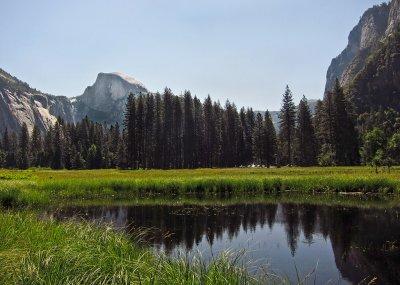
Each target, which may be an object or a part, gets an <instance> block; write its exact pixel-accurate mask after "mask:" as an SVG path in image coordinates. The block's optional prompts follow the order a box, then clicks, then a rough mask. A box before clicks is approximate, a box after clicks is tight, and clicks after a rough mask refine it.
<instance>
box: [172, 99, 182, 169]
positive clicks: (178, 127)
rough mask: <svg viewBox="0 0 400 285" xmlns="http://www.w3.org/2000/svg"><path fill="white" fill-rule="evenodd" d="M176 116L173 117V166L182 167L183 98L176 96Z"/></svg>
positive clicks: (174, 105)
mask: <svg viewBox="0 0 400 285" xmlns="http://www.w3.org/2000/svg"><path fill="white" fill-rule="evenodd" d="M173 108H174V112H173V113H174V117H173V135H172V138H173V139H172V145H173V167H174V168H182V165H183V161H182V157H183V154H182V153H183V150H182V148H183V147H182V144H183V127H182V119H183V112H182V105H181V98H179V97H178V96H175V97H174V99H173Z"/></svg>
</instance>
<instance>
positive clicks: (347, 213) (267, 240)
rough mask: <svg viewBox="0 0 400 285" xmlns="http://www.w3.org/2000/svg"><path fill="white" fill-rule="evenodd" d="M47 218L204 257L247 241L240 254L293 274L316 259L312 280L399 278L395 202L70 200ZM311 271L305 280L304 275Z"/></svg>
mask: <svg viewBox="0 0 400 285" xmlns="http://www.w3.org/2000/svg"><path fill="white" fill-rule="evenodd" d="M49 214H50V215H54V217H55V218H58V219H65V218H71V217H77V216H78V217H83V218H85V219H90V220H102V221H104V222H111V223H113V224H114V225H115V227H118V228H123V229H125V230H127V231H128V232H130V231H135V230H137V229H138V228H146V229H152V230H151V231H149V232H148V234H147V236H146V237H145V239H146V240H147V241H150V243H151V245H153V246H154V247H155V248H156V249H158V250H162V251H165V252H167V253H168V254H175V253H176V252H178V251H185V252H189V253H190V252H193V251H195V250H196V251H197V250H199V251H200V252H202V254H203V256H204V258H206V259H207V258H208V259H209V258H211V256H213V255H215V254H217V253H218V252H221V251H223V250H226V249H234V250H237V249H242V248H247V249H249V250H250V251H249V254H248V256H247V258H248V259H250V260H253V261H256V263H257V264H258V265H265V264H267V263H268V264H269V267H270V269H271V270H274V271H275V272H277V273H278V274H282V275H285V276H287V277H288V278H290V279H291V280H295V279H296V272H295V266H294V263H295V264H296V266H297V267H298V269H299V270H300V271H301V274H303V275H305V274H307V272H309V271H310V270H312V269H313V268H315V267H316V264H318V267H317V274H316V276H314V277H313V278H316V283H317V284H326V283H327V282H333V283H335V284H336V283H340V284H348V283H350V284H359V283H360V282H365V284H368V282H369V281H371V280H373V279H374V278H376V281H375V283H373V284H399V283H400V220H399V210H398V209H387V210H381V209H360V208H346V207H327V206H315V205H302V204H243V205H231V206H223V207H222V206H221V207H219V206H212V207H204V206H160V205H157V206H129V207H126V206H120V207H118V206H115V207H108V206H107V207H70V208H65V209H61V210H59V211H56V212H54V213H49ZM313 282H314V279H313V280H312V283H313Z"/></svg>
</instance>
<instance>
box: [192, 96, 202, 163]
mask: <svg viewBox="0 0 400 285" xmlns="http://www.w3.org/2000/svg"><path fill="white" fill-rule="evenodd" d="M193 119H194V140H193V141H194V167H201V166H203V153H204V113H203V107H202V104H201V102H200V100H199V99H198V98H197V97H194V99H193Z"/></svg>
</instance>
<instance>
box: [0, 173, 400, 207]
mask: <svg viewBox="0 0 400 285" xmlns="http://www.w3.org/2000/svg"><path fill="white" fill-rule="evenodd" d="M1 177H3V178H1ZM286 192H297V193H308V194H315V193H341V192H344V193H356V192H357V193H364V194H365V193H380V194H393V193H395V194H398V193H399V192H400V168H394V169H393V170H392V171H391V173H387V172H382V173H379V174H376V173H375V172H374V170H373V169H371V168H368V167H336V168H334V167H332V168H317V167H315V168H280V169H276V168H274V169H240V168H238V169H197V170H136V171H129V170H125V171H122V170H85V171H71V170H62V171H53V170H48V169H30V170H26V171H16V170H15V171H12V170H0V205H1V206H3V207H12V206H16V207H19V206H25V205H46V204H51V203H56V202H60V201H82V200H86V201H87V200H99V199H110V200H121V199H134V198H135V197H138V196H146V195H147V196H156V195H158V196H171V195H173V196H176V197H180V196H184V195H209V196H228V197H229V196H232V195H260V194H268V195H270V194H280V193H286Z"/></svg>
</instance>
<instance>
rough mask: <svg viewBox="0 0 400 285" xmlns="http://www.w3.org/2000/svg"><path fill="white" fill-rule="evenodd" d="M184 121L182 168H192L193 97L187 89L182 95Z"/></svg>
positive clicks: (193, 136) (193, 134)
mask: <svg viewBox="0 0 400 285" xmlns="http://www.w3.org/2000/svg"><path fill="white" fill-rule="evenodd" d="M183 100H184V101H183V104H184V121H183V125H184V127H183V161H184V162H183V165H184V168H193V167H194V166H195V163H194V147H195V144H194V140H195V133H194V132H195V126H194V114H193V99H192V95H191V94H190V92H189V91H186V92H185V94H184V95H183Z"/></svg>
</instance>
